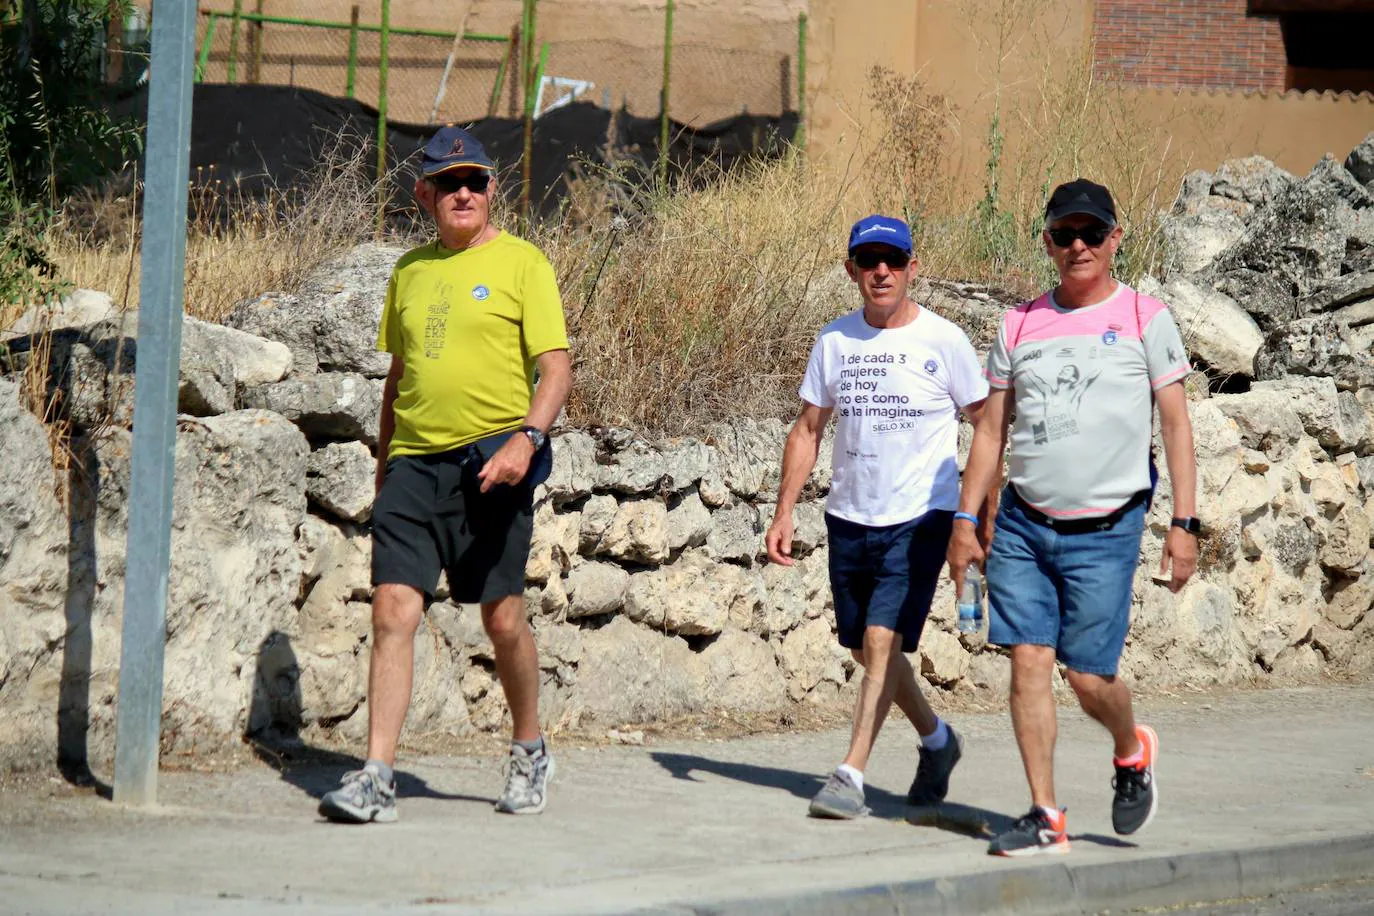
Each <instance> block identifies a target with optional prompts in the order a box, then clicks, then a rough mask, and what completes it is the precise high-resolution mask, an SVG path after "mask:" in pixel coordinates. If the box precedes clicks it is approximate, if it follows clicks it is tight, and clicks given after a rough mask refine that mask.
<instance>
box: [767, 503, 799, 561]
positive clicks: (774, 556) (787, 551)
mask: <svg viewBox="0 0 1374 916" xmlns="http://www.w3.org/2000/svg"><path fill="white" fill-rule="evenodd" d="M793 533H794V529H793V527H792V513H791V512H779V513H777V514H776V515H774V516H773V524H771V525H769V526H768V534H767V535H766V536H765V537H764V539H763V542H764V544H766V545H767V546H768V559H770V560H772V561H773V562H774V563H777V564H778V565H780V566H792V565H794V564H795V563H796V562H797V561H796V560H794V559H792V535H793Z"/></svg>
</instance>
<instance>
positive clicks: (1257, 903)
mask: <svg viewBox="0 0 1374 916" xmlns="http://www.w3.org/2000/svg"><path fill="white" fill-rule="evenodd" d="M1143 912H1149V913H1155V914H1160V913H1164V914H1167V916H1368V914H1370V913H1374V884H1369V883H1365V882H1357V883H1354V884H1337V885H1327V886H1324V887H1318V888H1313V889H1311V890H1305V891H1299V892H1296V893H1284V894H1275V895H1273V896H1272V897H1261V898H1257V899H1256V898H1252V899H1248V900H1232V901H1227V902H1225V903H1198V904H1193V905H1190V906H1179V907H1171V908H1169V909H1168V910H1164V911H1161V910H1159V909H1150V910H1148V911H1141V910H1134V911H1133V910H1121V911H1116V910H1109V911H1108V912H1107V914H1104V916H1117V914H1118V913H1119V914H1120V916H1128V914H1140V913H1143Z"/></svg>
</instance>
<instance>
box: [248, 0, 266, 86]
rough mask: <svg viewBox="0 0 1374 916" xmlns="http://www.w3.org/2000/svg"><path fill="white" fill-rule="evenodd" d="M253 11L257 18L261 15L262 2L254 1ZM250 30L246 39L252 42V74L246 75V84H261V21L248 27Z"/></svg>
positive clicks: (260, 0)
mask: <svg viewBox="0 0 1374 916" xmlns="http://www.w3.org/2000/svg"><path fill="white" fill-rule="evenodd" d="M253 11H254V12H255V13H257V14H258V15H259V16H261V15H262V0H254V3H253ZM250 28H252V31H251V32H249V33H248V37H249V38H250V39H251V40H252V43H253V70H252V72H251V73H249V75H248V82H250V83H261V82H262V37H263V36H262V28H263V25H262V20H261V19H259V20H257V21H256V22H254V23H253V24H252V26H250Z"/></svg>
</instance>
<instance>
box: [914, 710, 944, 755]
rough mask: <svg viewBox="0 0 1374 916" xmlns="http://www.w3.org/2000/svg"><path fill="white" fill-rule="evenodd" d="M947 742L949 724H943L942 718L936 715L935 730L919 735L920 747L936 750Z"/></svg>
mask: <svg viewBox="0 0 1374 916" xmlns="http://www.w3.org/2000/svg"><path fill="white" fill-rule="evenodd" d="M948 743H949V726H948V725H946V724H945V720H944V719H941V718H939V717H938V716H937V717H936V719H935V731H933V732H931V733H930V734H928V735H922V736H921V747H923V748H925V749H926V750H928V751H938V750H940V749H941V748H943V747H944V746H945V745H946V744H948Z"/></svg>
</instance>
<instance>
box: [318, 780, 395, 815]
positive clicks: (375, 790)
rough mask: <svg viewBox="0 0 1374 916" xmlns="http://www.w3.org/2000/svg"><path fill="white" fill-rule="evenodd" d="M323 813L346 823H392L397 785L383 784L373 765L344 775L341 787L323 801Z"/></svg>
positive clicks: (321, 804) (321, 812)
mask: <svg viewBox="0 0 1374 916" xmlns="http://www.w3.org/2000/svg"><path fill="white" fill-rule="evenodd" d="M320 814H322V815H323V816H325V817H327V818H329V819H330V820H331V821H338V822H340V823H345V824H366V823H369V822H371V821H376V822H377V823H379V824H390V823H391V822H392V821H394V820H396V818H397V814H396V785H395V783H393V784H391V785H387V784H385V783H384V782H382V774H381V773H379V772H378V771H377V768H376V767H373V766H365V767H363V768H362V769H361V770H353V771H352V772H349V773H345V774H344V777H343V782H342V784H341V785H340V786H339V787H338V788H337V789H335V790H334V791H333V792H330V793H328V794H327V795H325V797H324V798H322V799H320Z"/></svg>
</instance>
